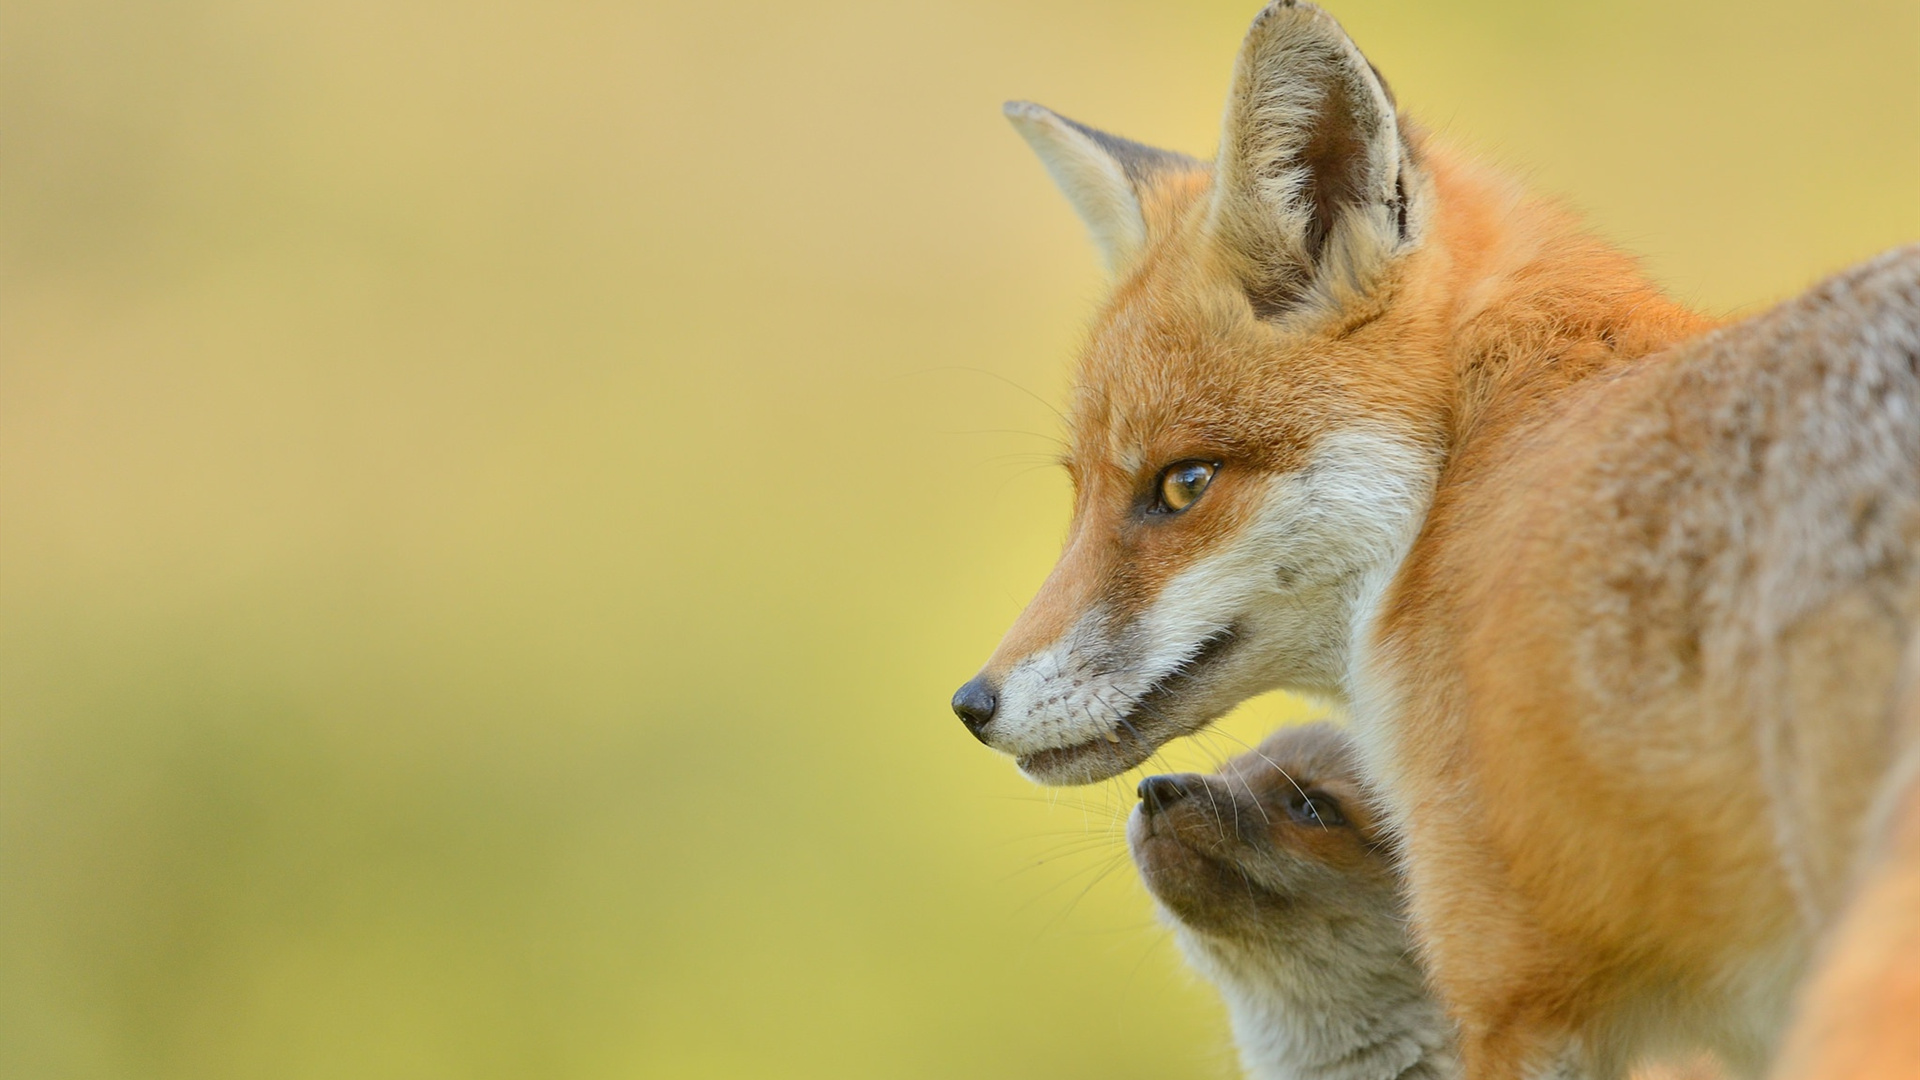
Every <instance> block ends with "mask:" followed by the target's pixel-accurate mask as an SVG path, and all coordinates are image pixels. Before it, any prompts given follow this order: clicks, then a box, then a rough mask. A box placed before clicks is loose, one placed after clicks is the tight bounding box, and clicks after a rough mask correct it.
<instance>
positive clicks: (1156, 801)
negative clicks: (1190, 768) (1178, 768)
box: [1136, 776, 1193, 814]
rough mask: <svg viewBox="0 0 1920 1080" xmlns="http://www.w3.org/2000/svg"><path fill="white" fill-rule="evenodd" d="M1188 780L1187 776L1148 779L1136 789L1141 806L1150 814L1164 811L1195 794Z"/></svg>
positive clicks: (1150, 777)
mask: <svg viewBox="0 0 1920 1080" xmlns="http://www.w3.org/2000/svg"><path fill="white" fill-rule="evenodd" d="M1188 779H1189V777H1187V776H1149V777H1147V778H1146V779H1145V780H1142V781H1140V787H1139V788H1138V789H1136V790H1137V794H1138V795H1139V796H1140V805H1142V806H1144V807H1146V808H1147V813H1149V814H1158V813H1160V812H1162V811H1164V810H1165V809H1166V808H1167V807H1169V806H1172V805H1173V804H1174V803H1177V802H1179V801H1180V800H1181V799H1184V798H1186V797H1187V796H1188V795H1191V794H1193V789H1192V788H1191V787H1189V786H1188V784H1187V780H1188Z"/></svg>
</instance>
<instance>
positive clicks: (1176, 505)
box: [1160, 461, 1214, 514]
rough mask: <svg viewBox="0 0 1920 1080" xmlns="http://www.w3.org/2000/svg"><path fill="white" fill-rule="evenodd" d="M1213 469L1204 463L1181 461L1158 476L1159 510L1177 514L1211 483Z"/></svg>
mask: <svg viewBox="0 0 1920 1080" xmlns="http://www.w3.org/2000/svg"><path fill="white" fill-rule="evenodd" d="M1213 469H1214V467H1213V466H1212V465H1210V464H1208V463H1207V462H1204V461H1182V462H1180V463H1179V464H1178V465H1169V466H1167V468H1166V471H1165V472H1162V473H1161V474H1160V509H1162V510H1165V511H1170V512H1172V513H1176V514H1177V513H1179V512H1180V511H1182V510H1185V509H1186V508H1187V507H1189V506H1192V505H1193V502H1194V500H1195V499H1198V498H1199V497H1200V496H1201V494H1202V493H1204V492H1205V491H1206V490H1207V485H1208V484H1211V483H1213Z"/></svg>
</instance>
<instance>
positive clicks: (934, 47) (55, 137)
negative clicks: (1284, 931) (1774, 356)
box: [0, 0, 1920, 1080]
mask: <svg viewBox="0 0 1920 1080" xmlns="http://www.w3.org/2000/svg"><path fill="white" fill-rule="evenodd" d="M1255 6H1257V5H1255V4H1253V3H1250V2H1234V3H1224V2H1216V0H1207V2H1182V3H1172V2H1161V3H1147V2H1144V0H1115V2H1108V3H1092V2H1086V0H1081V2H1067V0H1021V2H1018V3H1014V2H979V3H961V4H956V3H930V2H896V3H885V2H879V0H864V2H862V0H822V2H818V3H811V4H799V5H788V6H782V5H772V6H768V5H727V4H714V3H695V2H692V0H642V2H640V3H638V4H635V3H611V2H593V0H581V2H570V0H560V2H549V3H529V2H524V0H522V2H510V0H480V2H477V3H448V2H444V0H380V2H369V0H333V2H330V3H324V4H322V3H264V2H258V0H182V2H181V3H176V4H168V5H142V4H131V3H116V2H108V0H12V2H10V3H8V4H6V5H3V6H0V1076H7V1077H22V1078H29V1077H32V1078H40V1077H47V1078H55V1077H58V1078H96V1077H97V1078H121V1077H126V1078H147V1077H155V1078H160V1077H167V1078H171V1077H180V1078H195V1080H214V1078H227V1077H232V1078H241V1077H248V1078H252V1077H294V1078H303V1077H313V1078H322V1077H325V1078H333V1077H409V1078H413V1077H422V1078H431V1077H503V1078H504V1077H516V1078H517V1077H528V1078H547V1077H553V1078H573V1077H580V1078H589V1077H591V1078H600V1077H608V1078H612V1077H663V1078H665V1077H673V1078H678V1077H689V1078H702V1077H715V1078H719V1077H754V1078H765V1077H815V1076H818V1077H875V1078H878V1077H969V1078H977V1077H982V1076H993V1077H1029V1076H1030V1077H1055V1078H1057V1077H1075V1076H1101V1077H1154V1078H1156V1080H1160V1078H1165V1077H1177V1076H1178V1077H1219V1076H1228V1075H1232V1072H1233V1065H1232V1059H1231V1052H1230V1048H1229V1047H1228V1044H1227V1041H1226V1032H1225V1027H1224V1022H1223V1020H1222V1019H1221V1017H1220V1014H1219V1009H1218V1006H1217V1004H1216V1003H1215V1002H1214V1000H1213V998H1212V997H1211V995H1210V992H1209V991H1208V990H1207V988H1206V987H1204V986H1203V985H1200V984H1198V983H1196V982H1195V981H1194V980H1193V979H1192V978H1191V977H1189V976H1187V975H1186V974H1185V973H1184V972H1183V971H1182V969H1181V966H1180V964H1179V961H1178V958H1177V957H1176V956H1175V955H1174V954H1173V951H1172V949H1171V948H1170V947H1169V945H1168V943H1167V941H1166V938H1165V935H1164V932H1163V931H1161V930H1160V929H1159V928H1158V927H1157V926H1156V925H1155V924H1154V920H1153V917H1152V913H1151V910H1150V907H1149V905H1148V903H1147V901H1146V899H1145V897H1144V894H1143V893H1142V891H1141V889H1140V888H1139V886H1138V885H1137V883H1136V882H1135V881H1134V880H1133V878H1132V874H1131V870H1130V867H1129V865H1128V864H1127V863H1126V862H1125V860H1124V854H1123V848H1122V846H1121V843H1120V842H1119V839H1118V834H1117V829H1118V826H1119V823H1120V822H1121V819H1122V817H1123V815H1124V814H1125V812H1126V810H1127V809H1128V806H1129V804H1130V801H1131V781H1130V780H1125V779H1123V780H1121V781H1116V782H1114V783H1111V784H1108V785H1104V786H1101V787H1097V788H1092V789H1087V790H1080V791H1069V792H1047V791H1043V790H1041V789H1038V788H1035V787H1032V786H1031V785H1029V784H1027V783H1026V782H1024V781H1022V780H1021V779H1020V778H1019V777H1018V776H1017V775H1016V774H1015V773H1014V771H1013V769H1012V767H1011V766H1010V765H1009V764H1008V763H1007V762H1005V761H1003V760H1001V759H999V758H997V757H996V756H994V755H993V754H991V753H989V752H988V751H986V750H985V749H984V748H982V747H980V746H979V745H977V744H975V743H974V742H973V740H972V739H970V738H969V737H967V735H966V733H965V732H964V731H963V730H962V729H961V727H960V725H959V724H958V723H957V722H956V721H955V720H954V719H953V718H952V717H951V715H950V714H949V713H948V712H947V709H946V700H947V697H948V695H949V694H950V693H951V692H952V690H953V688H954V687H955V686H956V685H957V684H958V683H959V682H960V681H961V680H962V679H964V678H965V677H966V676H967V675H969V674H970V673H971V671H972V670H973V668H974V667H975V666H977V665H978V663H979V662H980V661H981V660H982V659H984V657H985V656H986V654H987V652H988V651H989V650H990V648H991V647H992V644H993V641H994V639H995V638H996V636H997V635H998V633H999V631H1000V630H1001V629H1003V628H1004V626H1005V625H1006V624H1007V623H1008V622H1009V620H1010V619H1011V618H1012V617H1013V615H1014V613H1015V612H1016V611H1017V610H1018V609H1019V607H1020V605H1021V603H1022V602H1023V601H1024V599H1025V597H1026V595H1027V594H1028V592H1029V591H1030V590H1031V589H1032V588H1033V587H1034V586H1035V585H1036V584H1037V583H1038V581H1039V579H1040V578H1041V577H1042V576H1043V575H1044V573H1045V571H1046V569H1047V567H1048V564H1049V562H1050V560H1051V558H1052V555H1053V553H1054V550H1055V546H1056V545H1057V543H1058V540H1059V537H1060V535H1061V531H1062V527H1063V524H1064V520H1065V514H1066V490H1065V485H1064V481H1063V478H1062V476H1061V475H1060V473H1059V472H1058V470H1057V469H1054V468H1051V467H1050V466H1049V462H1050V460H1051V458H1052V456H1053V455H1054V454H1055V453H1056V451H1057V445H1056V443H1055V441H1054V440H1055V439H1056V438H1057V437H1058V436H1059V435H1060V433H1061V428H1060V423H1059V421H1058V419H1057V418H1056V416H1055V414H1054V412H1053V405H1054V404H1057V403H1058V402H1060V401H1061V400H1062V398H1063V396H1064V393H1063V392H1064V389H1065V384H1066V378H1067V372H1068V367H1069V361H1070V358H1071V356H1072V353H1073V350H1074V348H1075V345H1076V342H1077V341H1078V338H1079V335H1080V333H1081V327H1082V325H1083V323H1084V320H1085V318H1086V316H1087V314H1088V313H1089V311H1090V308H1091V305H1092V304H1093V303H1094V302H1095V300H1096V299H1097V298H1098V296H1099V294H1100V290H1101V287H1102V283H1101V281H1100V276H1099V270H1098V267H1097V264H1096V261H1095V259H1094V258H1093V256H1092V254H1091V252H1090V251H1089V250H1088V249H1087V247H1086V245H1085V242H1084V240H1083V238H1082V236H1081V233H1080V228H1079V226H1078V224H1077V223H1076V222H1075V221H1074V220H1073V219H1072V217H1071V215H1070V214H1069V212H1068V210H1067V208H1066V205H1065V203H1064V201H1063V200H1061V199H1060V198H1059V197H1058V195H1056V194H1055V193H1054V191H1053V190H1052V189H1051V187H1050V186H1049V184H1048V182H1047V180H1046V177H1045V175H1044V173H1043V172H1042V170H1041V169H1040V167H1039V166H1038V165H1037V164H1036V163H1035V162H1034V161H1033V160H1032V159H1031V158H1030V157H1029V155H1028V152H1027V150H1026V148H1025V146H1024V145H1023V144H1021V142H1020V140H1019V139H1018V138H1017V137H1015V135H1014V134H1013V133H1012V132H1011V131H1010V130H1008V128H1007V126H1006V124H1005V122H1004V121H1003V120H1002V119H1001V117H1000V115H999V104H1000V102H1001V101H1002V100H1003V99H1005V98H1010V97H1025V98H1032V99H1034V100H1038V101H1041V102H1044V103H1046V104H1048V105H1051V106H1053V107H1055V108H1057V109H1059V110H1061V111H1062V112H1065V113H1067V114H1068V115H1071V116H1074V117H1076V118H1078V119H1083V120H1086V121H1088V122H1091V123H1095V124H1098V125H1101V126H1105V127H1108V128H1110V129H1112V130H1115V131H1117V132H1120V133H1123V134H1126V135H1129V136H1132V137H1135V138H1138V139H1142V140H1145V141H1150V142H1156V143H1160V144H1163V145H1168V146H1171V147H1175V148H1178V149H1183V150H1187V151H1190V152H1194V153H1199V154H1206V153H1209V152H1210V149H1211V144H1212V141H1213V135H1214V131H1215V127H1216V124H1217V117H1218V112H1219V107H1220V103H1221V101H1222V99H1223V96H1224V91H1225V85H1226V80H1227V76H1228V71H1229V67H1230V65H1231V62H1232V59H1233V54H1234V50H1235V47H1236V45H1237V43H1238V40H1239V36H1240V33H1241V32H1242V30H1243V29H1244V26H1245V24H1246V21H1247V20H1248V18H1249V17H1250V16H1251V14H1252V11H1253V8H1254V7H1255ZM1334 10H1335V12H1336V14H1338V15H1339V16H1340V17H1341V18H1342V19H1343V20H1344V21H1345V22H1346V24H1347V26H1348V28H1349V30H1350V31H1351V32H1352V33H1353V34H1354V35H1355V37H1356V38H1357V39H1358V40H1359V41H1360V43H1361V44H1362V46H1363V47H1364V48H1366V49H1367V50H1368V52H1369V53H1370V55H1371V56H1372V58H1373V59H1374V60H1375V62H1376V63H1377V64H1378V66H1379V67H1380V68H1381V70H1383V71H1384V72H1385V73H1386V74H1387V75H1388V77H1389V78H1390V80H1391V81H1392V82H1393V85H1394V88H1395V90H1396V92H1397V93H1398V96H1399V99H1400V101H1401V102H1402V104H1403V105H1404V106H1405V107H1406V108H1407V109H1408V110H1409V111H1410V112H1411V113H1412V114H1413V115H1415V116H1417V117H1419V118H1421V119H1423V120H1424V121H1425V122H1426V123H1427V124H1429V125H1430V126H1432V127H1433V128H1435V129H1436V130H1437V131H1439V132H1440V133H1441V134H1442V135H1443V136H1444V137H1448V138H1452V139H1455V140H1456V141H1460V142H1464V143H1466V144H1467V145H1470V146H1474V147H1477V148H1479V149H1480V150H1482V151H1483V152H1485V153H1487V154H1488V155H1490V156H1492V157H1494V158H1496V159H1498V160H1501V161H1504V162H1506V163H1508V164H1510V165H1512V166H1514V167H1515V168H1516V169H1520V170H1522V171H1523V172H1524V173H1525V174H1526V175H1527V176H1528V177H1530V179H1531V180H1532V182H1533V183H1535V184H1536V185H1537V186H1538V187H1539V188H1541V189H1542V190H1544V191H1548V192H1552V193H1555V194H1558V195H1560V196H1562V197H1564V198H1565V199H1567V200H1568V201H1569V202H1571V203H1572V204H1574V205H1576V206H1578V207H1580V208H1581V209H1583V210H1584V211H1586V212H1587V213H1588V214H1589V215H1590V217H1591V219H1592V220H1593V221H1594V223H1595V225H1596V226H1597V227H1598V228H1599V229H1600V230H1602V231H1603V232H1604V233H1605V234H1606V235H1608V236H1610V237H1612V238H1614V239H1616V240H1618V241H1620V242H1621V243H1623V244H1625V245H1627V246H1629V247H1632V248H1634V249H1636V250H1638V251H1640V252H1642V253H1644V254H1645V255H1646V256H1647V259H1648V264H1649V266H1650V267H1651V268H1652V270H1653V272H1654V273H1655V274H1656V275H1657V276H1658V277H1659V278H1660V279H1661V280H1662V281H1663V282H1665V283H1666V284H1667V285H1668V286H1669V287H1671V288H1672V289H1673V290H1674V291H1675V292H1676V293H1678V294H1679V295H1681V296H1683V297H1686V298H1689V299H1692V300H1694V301H1697V302H1698V303H1701V304H1703V305H1705V306H1708V307H1711V308H1715V309H1720V310H1731V309H1737V308H1745V307H1750V306H1753V305H1757V304H1760V303H1764V302H1765V301H1767V300H1769V299H1771V298H1776V297H1779V296H1782V295H1785V294H1788V293H1791V292H1793V291H1795V290H1798V289H1800V288H1802V287H1803V286H1805V285H1806V284H1808V283H1809V282H1810V281H1811V280H1813V279H1814V278H1815V277H1816V276H1818V275H1820V274H1822V273H1824V272H1827V271H1830V270H1833V269H1837V268H1839V267H1841V266H1843V265H1845V264H1847V263H1849V262H1851V261H1854V260H1857V259H1860V258H1863V257H1865V256H1868V255H1871V254H1873V253H1874V252H1876V251H1878V250H1880V249H1883V248H1885V247H1888V246H1891V245H1893V244H1895V243H1899V242H1902V241H1907V240H1912V239H1915V238H1916V237H1920V6H1916V5H1915V4H1913V3H1912V0H1844V2H1837V3H1832V4H1827V5H1819V6H1808V5H1806V4H1802V3H1786V2H1783V0H1757V2H1756V0H1748V2H1743V3H1732V2H1715V3H1697V4H1693V3H1666V2H1655V0H1622V2H1615V3H1609V4H1572V3H1567V4H1541V3H1537V2H1534V0H1527V2H1521V0H1463V2H1460V3H1451V4H1438V3H1427V2H1413V0H1406V2H1389V0H1345V2H1342V3H1339V4H1337V5H1336V6H1335V8H1334ZM1050 403H1051V404H1050ZM1313 711H1314V710H1313V708H1312V707H1311V706H1308V705H1305V704H1302V703H1298V702H1293V701H1291V700H1288V699H1284V698H1279V697H1272V698H1267V699H1262V700H1260V701H1257V702H1254V703H1252V704H1251V705H1249V706H1248V707H1246V708H1244V709H1243V710H1242V711H1241V712H1240V713H1238V714H1236V715H1235V716H1234V717H1232V718H1230V720H1229V721H1227V722H1226V723H1225V724H1224V725H1223V727H1222V731H1221V734H1219V735H1217V736H1214V737H1211V738H1208V739H1201V740H1195V741H1190V742H1189V743H1187V744H1185V745H1180V746H1175V747H1172V748H1169V750H1168V751H1167V752H1166V755H1165V756H1164V757H1163V759H1162V761H1161V764H1166V765H1170V766H1174V767H1189V766H1205V765H1206V764H1207V763H1208V762H1210V761H1212V760H1217V759H1218V757H1219V756H1221V755H1224V754H1228V753H1231V752H1233V751H1234V750H1235V749H1236V747H1237V745H1238V743H1239V741H1241V740H1249V739H1253V738H1255V737H1257V736H1258V735H1259V734H1260V733H1261V732H1262V731H1264V730H1265V729H1266V728H1268V727H1271V726H1273V725H1275V724H1278V723H1281V722H1285V721H1288V720H1291V719H1296V718H1298V717H1300V716H1303V715H1309V714H1311V713H1312V712H1313Z"/></svg>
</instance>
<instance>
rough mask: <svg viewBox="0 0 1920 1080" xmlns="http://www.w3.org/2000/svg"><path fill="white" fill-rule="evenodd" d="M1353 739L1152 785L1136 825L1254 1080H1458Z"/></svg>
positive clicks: (1446, 1028) (1142, 859)
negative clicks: (1222, 1000)
mask: <svg viewBox="0 0 1920 1080" xmlns="http://www.w3.org/2000/svg"><path fill="white" fill-rule="evenodd" d="M1370 803H1371V800H1370V798H1369V796H1368V795H1367V793H1366V791H1365V789H1364V787H1363V786H1362V784H1361V781H1360V777H1359V764H1358V762H1356V761H1355V760H1354V758H1353V754H1352V751H1351V749H1350V747H1349V746H1348V745H1347V742H1346V739H1345V738H1344V737H1343V736H1342V735H1341V734H1340V732H1339V731H1338V730H1336V729H1335V728H1333V727H1330V726H1328V725H1326V724H1316V725H1312V726H1309V727H1304V728H1287V729H1282V730H1281V731H1278V732H1275V733H1274V734H1273V735H1270V736H1268V737H1267V739H1266V741H1264V742H1262V743H1261V744H1260V745H1259V746H1258V747H1256V748H1255V749H1254V750H1253V751H1252V752H1250V753H1246V754H1242V755H1241V756H1239V757H1237V758H1235V759H1233V760H1232V761H1230V762H1228V763H1227V765H1226V767H1225V768H1223V769H1221V770H1220V772H1219V773H1218V774H1217V775H1214V776H1200V775H1194V774H1186V775H1181V776H1150V777H1148V778H1147V779H1145V780H1143V781H1141V782H1140V804H1139V806H1137V807H1135V809H1134V811H1133V816H1132V817H1131V818H1130V819H1128V821H1127V842H1128V845H1129V846H1130V847H1131V848H1132V849H1133V861H1134V863H1135V864H1136V865H1137V866H1139V868H1140V876H1141V878H1142V880H1144V881H1145V882H1146V884H1147V889H1148V891H1150V892H1152V893H1153V896H1154V899H1155V900H1157V901H1158V902H1159V904H1160V907H1161V908H1162V910H1164V911H1165V912H1166V913H1167V915H1168V918H1169V921H1170V922H1171V923H1172V924H1173V928H1174V935H1175V937H1176V939H1177V940H1178V941H1179V943H1180V950H1181V952H1183V953H1185V954H1186V956H1187V959H1188V960H1189V961H1191V962H1192V963H1193V965H1194V966H1195V967H1196V968H1198V969H1199V970H1200V971H1201V973H1202V974H1204V975H1206V976H1207V978H1208V979H1210V980H1211V981H1212V982H1213V983H1214V984H1215V985H1216V986H1218V987H1219V988H1220V992H1221V996H1222V997H1224V998H1225V999H1226V1002H1227V1009H1228V1012H1229V1013H1230V1015H1231V1016H1232V1018H1233V1038H1234V1042H1235V1043H1237V1044H1238V1045H1239V1047H1240V1060H1241V1063H1242V1064H1243V1065H1244V1066H1245V1067H1246V1071H1247V1075H1248V1076H1250V1077H1252V1078H1254V1080H1396V1078H1403V1080H1453V1078H1455V1077H1458V1076H1459V1074H1460V1064H1459V1061H1458V1059H1457V1058H1456V1056H1455V1052H1454V1034H1453V1022H1452V1021H1451V1020H1450V1019H1448V1017H1447V1015H1446V1011H1445V1010H1444V1009H1442V1008H1441V1007H1440V1003H1439V1002H1438V1001H1436V1000H1435V999H1434V997H1433V995H1432V994H1430V993H1428V992H1427V986H1426V974H1425V972H1423V971H1422V970H1421V968H1420V962H1419V960H1418V959H1417V958H1416V957H1415V955H1414V951H1413V941H1412V939H1411V938H1410V937H1409V936H1408V933H1407V926H1406V915H1405V912H1404V911H1403V910H1402V908H1401V902H1400V884H1399V878H1398V876H1397V875H1396V874H1395V873H1394V867H1393V858H1392V852H1391V849H1390V847H1389V846H1388V841H1387V838H1386V837H1385V836H1383V835H1382V834H1381V832H1380V830H1379V828H1378V826H1377V825H1376V823H1375V822H1374V821H1373V819H1372V810H1371V805H1370Z"/></svg>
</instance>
